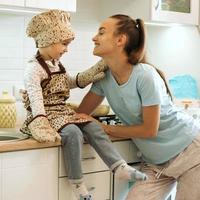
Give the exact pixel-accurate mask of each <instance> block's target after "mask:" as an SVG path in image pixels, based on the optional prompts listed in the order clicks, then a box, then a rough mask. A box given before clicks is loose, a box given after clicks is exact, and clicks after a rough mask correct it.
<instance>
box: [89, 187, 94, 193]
mask: <svg viewBox="0 0 200 200" xmlns="http://www.w3.org/2000/svg"><path fill="white" fill-rule="evenodd" d="M95 189H96V188H95V187H90V188H88V192H91V191H93V190H95Z"/></svg>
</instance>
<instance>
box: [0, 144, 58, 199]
mask: <svg viewBox="0 0 200 200" xmlns="http://www.w3.org/2000/svg"><path fill="white" fill-rule="evenodd" d="M0 166H1V171H0V173H1V177H0V183H1V187H0V188H1V193H0V194H1V195H0V196H1V197H2V200H13V199H15V200H27V199H28V200H36V199H37V200H58V148H57V147H56V148H45V149H37V150H26V151H17V152H8V153H1V165H0Z"/></svg>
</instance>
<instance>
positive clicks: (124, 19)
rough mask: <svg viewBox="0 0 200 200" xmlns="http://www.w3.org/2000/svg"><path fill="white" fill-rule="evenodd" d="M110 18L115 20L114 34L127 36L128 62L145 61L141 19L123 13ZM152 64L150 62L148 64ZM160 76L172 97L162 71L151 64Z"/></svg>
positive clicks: (143, 30)
mask: <svg viewBox="0 0 200 200" xmlns="http://www.w3.org/2000/svg"><path fill="white" fill-rule="evenodd" d="M110 18H113V19H116V20H117V24H116V25H117V29H116V31H115V34H116V35H119V34H125V35H126V36H127V37H128V40H127V43H126V45H125V47H124V51H125V52H126V54H127V56H128V62H129V63H130V64H133V65H135V64H137V63H147V64H150V63H148V62H147V59H146V29H145V25H144V22H143V20H142V19H136V20H134V19H132V18H131V17H129V16H127V15H123V14H117V15H112V16H111V17H110ZM150 65H151V66H153V65H152V64H150ZM153 67H154V68H155V69H156V71H157V72H158V74H159V75H160V77H161V78H162V79H163V81H164V83H165V86H166V89H167V93H168V94H169V96H170V97H171V99H172V95H171V92H170V89H169V87H168V84H167V81H166V79H165V76H164V73H163V72H162V71H161V70H159V69H158V68H156V67H155V66H153Z"/></svg>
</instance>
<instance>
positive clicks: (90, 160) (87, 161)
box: [59, 144, 108, 177]
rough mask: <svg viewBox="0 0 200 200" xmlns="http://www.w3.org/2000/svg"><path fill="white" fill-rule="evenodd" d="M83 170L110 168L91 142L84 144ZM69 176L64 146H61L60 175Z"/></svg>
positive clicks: (85, 171) (84, 171)
mask: <svg viewBox="0 0 200 200" xmlns="http://www.w3.org/2000/svg"><path fill="white" fill-rule="evenodd" d="M82 170H83V173H91V172H97V171H105V170H108V167H107V166H106V165H105V164H104V162H103V161H102V160H101V158H100V157H99V155H98V154H97V153H96V151H95V150H94V149H93V147H91V146H90V145H89V144H84V145H83V156H82ZM63 176H67V175H66V171H65V166H64V159H63V152H62V148H61V147H60V148H59V177H63Z"/></svg>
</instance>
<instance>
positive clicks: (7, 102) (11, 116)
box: [0, 91, 17, 128]
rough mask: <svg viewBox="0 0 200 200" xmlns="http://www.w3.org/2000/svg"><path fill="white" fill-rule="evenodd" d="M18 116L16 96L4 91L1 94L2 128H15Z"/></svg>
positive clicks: (0, 120) (0, 121)
mask: <svg viewBox="0 0 200 200" xmlns="http://www.w3.org/2000/svg"><path fill="white" fill-rule="evenodd" d="M16 118H17V113H16V105H15V98H14V97H13V96H11V95H9V94H8V92H7V91H3V92H2V95H1V96H0V128H14V127H15V123H16Z"/></svg>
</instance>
